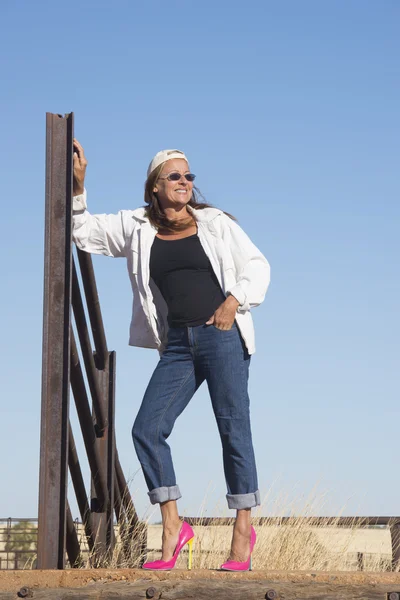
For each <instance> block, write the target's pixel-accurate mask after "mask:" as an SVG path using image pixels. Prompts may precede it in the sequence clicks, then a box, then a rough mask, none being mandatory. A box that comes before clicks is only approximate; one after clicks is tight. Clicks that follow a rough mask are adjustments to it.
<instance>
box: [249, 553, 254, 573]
mask: <svg viewBox="0 0 400 600" xmlns="http://www.w3.org/2000/svg"><path fill="white" fill-rule="evenodd" d="M252 570H253V557H252V556H250V565H249V571H252Z"/></svg>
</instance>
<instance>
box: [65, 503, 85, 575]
mask: <svg viewBox="0 0 400 600" xmlns="http://www.w3.org/2000/svg"><path fill="white" fill-rule="evenodd" d="M66 525H67V537H66V550H67V555H68V560H69V564H70V565H71V567H75V568H79V567H82V566H83V559H82V556H81V548H80V545H79V540H78V535H77V533H76V529H75V525H74V520H73V518H72V514H71V509H70V507H69V503H68V500H67V513H66Z"/></svg>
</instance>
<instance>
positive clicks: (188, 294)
mask: <svg viewBox="0 0 400 600" xmlns="http://www.w3.org/2000/svg"><path fill="white" fill-rule="evenodd" d="M150 277H151V278H152V279H153V281H154V282H155V283H156V285H157V286H158V288H159V290H160V292H161V294H162V295H163V297H164V300H165V302H166V303H167V306H168V325H169V326H170V327H184V326H191V327H195V326H196V325H204V323H206V322H207V321H208V319H209V318H210V317H211V316H212V315H213V314H214V312H215V311H216V310H217V308H218V306H220V305H221V304H222V302H224V300H225V298H226V297H225V295H224V293H223V291H222V289H221V286H220V285H219V283H218V279H217V278H216V276H215V273H214V271H213V269H212V266H211V263H210V261H209V259H208V256H207V254H206V253H205V252H204V250H203V247H202V245H201V243H200V240H199V238H198V236H197V234H196V233H195V234H193V235H190V236H189V237H185V238H181V239H178V240H162V239H160V238H158V237H155V238H154V242H153V245H152V247H151V253H150Z"/></svg>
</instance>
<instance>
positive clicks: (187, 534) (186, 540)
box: [142, 521, 194, 571]
mask: <svg viewBox="0 0 400 600" xmlns="http://www.w3.org/2000/svg"><path fill="white" fill-rule="evenodd" d="M193 538H194V531H193V529H192V528H191V527H190V525H188V524H187V523H186V522H185V521H184V522H183V523H182V527H181V530H180V532H179V537H178V543H177V545H176V548H175V550H174V555H173V557H172V558H171V560H155V561H154V562H147V563H144V565H143V567H142V569H152V570H153V571H169V570H170V569H173V568H174V566H175V563H176V560H177V558H178V556H179V552H180V551H181V550H182V548H183V547H184V546H185V545H186V544H188V545H189V559H188V569H191V568H192V546H193Z"/></svg>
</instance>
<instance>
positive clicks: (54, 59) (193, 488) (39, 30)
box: [0, 0, 400, 517]
mask: <svg viewBox="0 0 400 600" xmlns="http://www.w3.org/2000/svg"><path fill="white" fill-rule="evenodd" d="M399 22H400V5H399V3H398V2H396V1H395V0H381V1H379V2H378V1H371V0H348V1H347V2H333V1H331V2H321V1H318V0H304V1H302V2H298V1H296V0H291V1H289V0H282V1H281V2H271V1H265V0H263V1H261V0H255V1H250V2H247V3H243V2H240V3H239V2H235V1H233V2H232V1H231V2H227V1H225V0H221V1H220V2H210V1H209V0H202V2H189V1H187V2H182V1H179V2H178V1H175V0H170V1H169V2H164V1H153V2H132V1H129V0H116V1H115V2H113V3H111V2H105V1H103V0H96V2H95V1H85V0H83V1H80V2H77V1H76V0H71V1H70V2H68V3H51V2H45V1H41V0H39V1H37V2H30V1H28V0H15V1H12V0H2V2H1V3H0V33H1V35H0V40H1V41H0V44H1V52H0V61H1V84H2V85H1V90H2V91H1V96H0V108H1V110H0V120H1V132H2V144H1V173H2V176H1V179H2V186H1V188H2V224H3V227H2V232H3V233H2V244H3V251H2V253H1V274H2V294H1V296H0V314H1V330H2V360H1V365H2V378H1V380H2V386H1V397H2V402H1V413H0V414H1V425H2V427H1V437H0V444H1V479H0V480H1V495H0V517H7V516H13V517H28V516H35V515H36V514H37V499H38V471H39V428H40V394H41V339H42V290H43V224H44V161H45V113H46V111H48V112H54V113H62V114H64V113H68V112H71V111H73V112H74V113H75V135H76V137H77V138H78V139H79V141H80V142H81V143H82V145H83V146H84V148H85V151H86V154H87V157H88V160H89V166H88V171H87V181H86V185H87V190H88V202H89V206H90V209H91V211H92V212H116V211H118V210H119V209H123V208H136V207H137V206H140V205H142V203H143V183H144V179H145V173H146V168H147V165H148V163H149V161H150V159H151V158H152V156H153V155H154V154H155V153H156V152H157V151H158V150H160V149H163V148H171V147H172V148H174V147H177V148H180V149H182V150H183V151H184V152H185V153H187V155H188V156H189V158H190V163H191V168H192V170H193V172H195V173H196V174H197V178H198V179H197V181H198V185H199V187H200V189H201V190H202V191H203V193H204V195H205V197H206V199H207V201H208V202H210V203H212V204H214V205H216V206H218V207H221V208H223V209H225V210H227V211H229V212H231V213H233V214H234V215H236V217H237V218H238V220H239V223H240V224H241V226H242V227H243V228H244V230H245V231H246V232H247V233H248V234H249V236H250V237H251V238H252V240H253V241H254V242H255V243H256V245H257V246H258V247H259V248H260V249H261V250H262V251H263V253H264V254H265V255H266V257H267V258H268V260H269V261H270V264H271V269H272V283H271V286H270V289H269V291H268V294H267V297H266V300H265V303H264V304H263V305H262V306H260V307H258V308H257V309H255V310H254V313H253V314H254V320H255V326H256V342H257V352H256V354H255V355H254V357H253V360H252V366H251V382H250V394H251V403H252V419H253V436H254V445H255V450H256V455H257V461H258V468H259V481H260V488H261V492H262V494H263V495H264V494H265V493H266V492H267V491H268V489H269V488H270V486H271V484H272V483H273V482H276V483H275V488H274V489H275V490H276V491H277V493H278V494H279V493H287V494H288V495H289V496H290V497H292V498H294V499H296V498H297V499H299V498H300V499H301V498H302V497H303V496H308V494H309V492H310V490H311V489H312V488H313V486H314V485H315V484H319V489H320V490H323V491H324V492H325V493H326V496H325V501H326V502H328V504H329V506H328V507H327V508H326V509H325V513H329V512H338V511H339V510H341V509H342V508H343V509H344V513H347V514H378V515H383V514H389V515H395V514H397V515H398V514H400V504H399V500H398V498H399V496H400V482H399V480H398V478H397V477H396V476H394V475H395V474H396V472H397V466H398V465H397V453H398V452H397V440H398V422H399V417H400V407H399V371H400V369H399V338H400V326H399V300H400V293H399V292H400V288H399V250H400V248H399V191H400V190H399V175H398V173H399V168H398V167H399V149H400V148H399V146H400V143H399V140H400V127H399V120H400V117H399V115H400V113H399V106H400V94H399V87H400V86H399V82H400V78H399V75H400V73H399V71H400V68H399V50H400V43H399V35H398V31H399ZM94 264H95V270H96V275H97V278H98V286H99V292H100V298H101V305H102V308H103V311H104V320H105V325H106V330H107V336H108V343H109V347H110V348H111V349H115V350H116V351H117V365H118V375H117V417H116V421H117V442H118V448H119V452H120V456H121V461H122V464H123V468H124V470H125V472H126V474H127V476H128V477H133V476H134V479H133V483H132V492H133V494H134V501H135V503H136V506H137V508H138V510H139V513H140V514H141V515H144V514H145V513H146V511H147V509H148V506H149V505H148V499H147V493H146V492H147V490H146V488H145V484H144V479H143V476H142V474H141V472H139V464H138V461H137V459H136V456H135V453H134V449H133V445H132V441H131V426H132V423H133V420H134V417H135V414H136V412H137V410H138V407H139V404H140V402H141V398H142V396H143V393H144V390H145V387H146V385H147V382H148V380H149V378H150V375H151V373H152V371H153V369H154V367H155V365H156V363H157V360H158V353H157V352H156V351H152V350H145V349H137V348H130V347H129V346H128V327H129V320H130V313H131V290H130V284H129V280H128V276H127V273H126V265H125V263H124V261H123V260H112V259H108V258H105V257H94ZM71 405H72V407H73V402H72V399H71ZM72 413H73V422H74V424H76V418H75V416H74V407H73V411H72ZM75 435H76V437H77V438H78V439H79V435H78V429H77V427H76V426H75ZM79 444H80V447H82V444H81V442H79ZM171 445H172V448H173V455H174V458H175V467H176V472H177V475H178V483H179V485H180V487H181V490H182V492H183V496H184V497H183V498H182V500H181V501H180V509H181V512H182V513H185V514H187V515H188V514H191V515H195V514H197V513H198V511H199V509H200V506H201V505H202V503H203V504H204V511H205V512H206V514H208V515H213V514H214V515H216V514H221V515H222V514H227V509H226V507H225V498H224V496H225V483H224V479H223V471H222V457H221V450H220V443H219V438H218V434H217V429H216V425H215V423H214V420H213V415H212V411H211V406H210V401H209V398H208V395H207V392H206V388H204V389H201V390H200V391H199V392H198V394H197V395H196V396H195V397H194V399H193V401H192V403H191V404H190V405H189V407H188V409H187V410H186V412H185V413H184V414H183V415H182V417H181V418H180V420H179V421H178V423H177V426H176V429H175V431H174V433H173V435H172V437H171ZM81 456H82V457H83V453H81ZM85 473H86V474H87V467H85ZM207 490H208V491H207ZM71 496H72V494H71ZM300 504H301V501H300ZM72 506H73V513H74V517H76V516H78V511H77V509H76V504H75V503H74V502H73V501H72ZM270 510H272V508H271V506H270V504H269V503H267V504H266V505H265V506H264V507H263V514H268V512H270ZM320 512H321V513H323V512H324V511H323V510H321V511H320Z"/></svg>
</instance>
